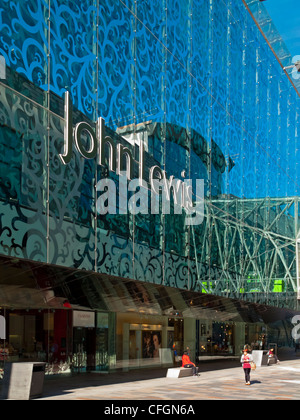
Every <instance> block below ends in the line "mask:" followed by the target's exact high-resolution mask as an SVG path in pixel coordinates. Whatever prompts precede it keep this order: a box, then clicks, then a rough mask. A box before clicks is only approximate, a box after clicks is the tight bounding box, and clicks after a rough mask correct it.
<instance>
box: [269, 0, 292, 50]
mask: <svg viewBox="0 0 300 420" xmlns="http://www.w3.org/2000/svg"><path fill="white" fill-rule="evenodd" d="M263 5H264V6H265V8H266V9H267V10H268V13H269V15H270V16H271V18H272V20H273V22H274V24H275V26H276V28H277V29H278V31H279V33H280V34H281V36H282V39H283V40H284V42H285V44H286V46H287V48H288V49H289V51H290V53H291V55H292V57H293V56H295V55H300V0H266V1H264V2H263Z"/></svg>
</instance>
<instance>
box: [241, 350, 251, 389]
mask: <svg viewBox="0 0 300 420" xmlns="http://www.w3.org/2000/svg"><path fill="white" fill-rule="evenodd" d="M251 362H253V357H252V355H251V354H249V353H248V350H247V349H244V351H243V354H242V357H241V363H242V364H243V369H244V373H245V381H246V385H250V372H251Z"/></svg>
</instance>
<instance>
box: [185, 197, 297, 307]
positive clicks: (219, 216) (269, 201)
mask: <svg viewBox="0 0 300 420" xmlns="http://www.w3.org/2000/svg"><path fill="white" fill-rule="evenodd" d="M298 205H299V199H298V197H290V198H276V199H273V198H261V199H238V198H232V197H229V198H224V197H222V198H220V199H217V200H205V220H204V222H203V224H202V225H201V226H199V227H193V228H192V241H191V242H192V245H194V247H193V248H194V250H193V252H194V257H195V261H196V265H197V267H198V270H197V271H198V272H197V276H198V287H200V288H201V289H202V291H203V292H205V293H213V294H219V295H220V294H221V295H226V296H232V297H238V298H246V299H247V300H251V301H253V300H256V301H257V300H260V301H263V302H270V301H273V300H274V299H275V300H277V301H278V300H282V298H283V297H286V299H287V298H288V296H294V297H295V293H296V292H297V290H298V281H297V279H298V274H297V273H298V268H297V267H298V265H297V261H298V255H297V253H296V249H297V236H298ZM203 266H206V267H209V272H208V273H207V275H206V276H203V270H202V271H201V267H203Z"/></svg>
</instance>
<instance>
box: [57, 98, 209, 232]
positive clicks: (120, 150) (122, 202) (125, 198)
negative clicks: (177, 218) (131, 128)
mask: <svg viewBox="0 0 300 420" xmlns="http://www.w3.org/2000/svg"><path fill="white" fill-rule="evenodd" d="M72 110H73V107H72V103H71V99H70V94H69V93H68V92H66V93H65V131H64V152H63V153H62V154H60V155H59V156H60V159H61V161H62V162H63V164H64V165H67V164H68V163H70V161H71V159H72V153H73V147H74V146H75V148H76V150H77V151H78V152H79V153H80V155H81V156H82V157H83V158H84V159H96V162H97V164H98V165H100V166H106V158H105V154H106V150H108V167H109V170H110V171H113V172H115V173H116V174H117V175H118V176H119V194H118V197H117V187H116V185H115V182H114V181H113V180H112V179H108V178H105V179H101V180H100V181H99V182H98V183H97V186H96V190H97V192H99V193H101V194H100V195H99V197H98V198H97V204H96V208H97V212H98V213H99V214H101V215H105V214H107V213H109V214H117V212H118V214H127V213H128V212H130V213H131V214H139V213H140V214H149V212H150V213H151V214H158V212H159V208H160V206H159V197H161V202H162V206H161V208H162V212H163V214H170V201H171V197H173V202H174V214H182V211H184V212H185V215H186V217H185V222H186V224H187V225H199V224H201V223H202V222H203V217H204V216H203V215H204V181H203V180H202V179H197V180H196V181H195V183H196V194H193V181H192V180H191V179H185V170H182V172H181V176H182V177H183V178H184V180H180V179H175V177H174V176H173V175H172V176H170V177H168V176H167V173H166V171H164V170H162V169H161V168H160V167H159V166H158V165H154V166H152V167H151V168H149V180H148V183H147V182H146V181H145V166H144V161H145V159H144V144H143V142H140V145H139V153H138V156H139V161H138V162H136V160H135V159H134V158H133V153H132V152H131V150H130V146H131V145H130V144H129V143H128V147H127V146H124V145H123V144H122V143H120V142H119V143H117V144H116V141H115V140H113V139H112V138H111V137H110V136H107V135H106V132H105V131H106V130H105V122H104V119H103V118H101V117H100V118H99V119H98V121H97V122H96V124H95V127H92V126H91V125H90V124H88V123H86V122H80V123H78V124H76V126H75V127H73V112H72ZM84 133H85V135H86V137H88V138H89V147H88V148H87V146H86V143H85V142H84V140H83V134H84ZM124 141H126V140H125V139H124ZM125 163H126V164H125ZM134 164H138V173H139V177H138V178H137V179H133V166H134ZM149 186H150V187H149ZM149 189H150V192H151V194H150V195H151V198H149V194H148V192H149ZM133 193H134V194H133ZM117 198H118V206H117ZM194 202H195V203H196V204H195V205H194V204H193V203H194Z"/></svg>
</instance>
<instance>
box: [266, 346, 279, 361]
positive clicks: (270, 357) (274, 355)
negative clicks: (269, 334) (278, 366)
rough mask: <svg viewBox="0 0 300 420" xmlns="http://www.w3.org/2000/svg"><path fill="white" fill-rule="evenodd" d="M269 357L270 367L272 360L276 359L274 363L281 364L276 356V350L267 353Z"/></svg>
mask: <svg viewBox="0 0 300 420" xmlns="http://www.w3.org/2000/svg"><path fill="white" fill-rule="evenodd" d="M267 356H268V361H267V364H268V365H269V364H270V360H271V359H274V362H275V363H278V362H279V360H278V357H277V356H276V354H275V352H274V349H270V350H269V351H268V353H267Z"/></svg>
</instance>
